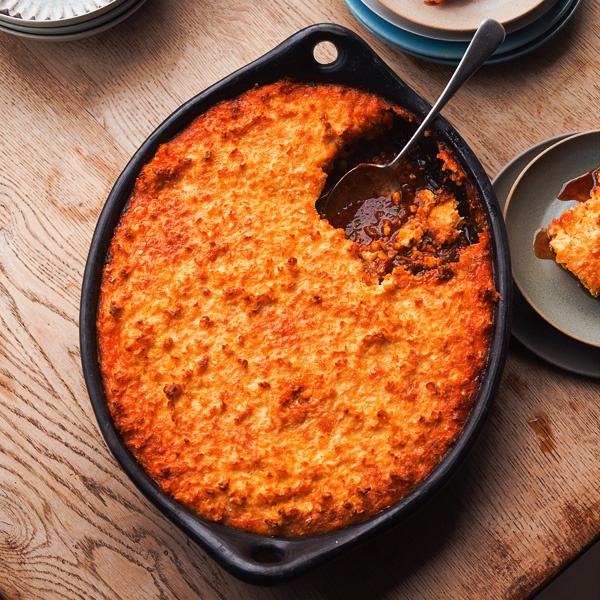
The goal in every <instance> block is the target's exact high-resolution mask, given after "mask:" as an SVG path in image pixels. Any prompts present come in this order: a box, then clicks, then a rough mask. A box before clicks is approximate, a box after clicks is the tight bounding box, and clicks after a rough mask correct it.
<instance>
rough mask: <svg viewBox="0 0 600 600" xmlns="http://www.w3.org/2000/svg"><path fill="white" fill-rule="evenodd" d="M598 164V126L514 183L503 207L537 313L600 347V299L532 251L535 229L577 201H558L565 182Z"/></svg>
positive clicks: (542, 158) (520, 282)
mask: <svg viewBox="0 0 600 600" xmlns="http://www.w3.org/2000/svg"><path fill="white" fill-rule="evenodd" d="M598 166H600V130H596V131H586V132H582V133H578V134H576V135H573V136H570V137H568V138H566V139H564V140H562V141H559V142H557V143H556V144H554V145H553V146H551V147H550V148H548V149H547V150H545V151H543V152H542V153H541V154H539V155H538V156H537V157H536V158H534V159H533V160H532V161H531V162H530V163H529V164H528V165H527V167H526V168H525V169H524V171H523V172H522V173H521V174H520V175H519V177H518V178H517V180H516V181H515V183H514V185H513V187H512V189H511V191H510V193H509V195H508V198H507V200H506V204H505V207H504V218H505V221H506V228H507V232H508V240H509V245H510V250H511V258H512V265H513V277H514V280H515V283H516V284H517V286H518V288H519V289H520V291H521V293H522V294H523V296H524V297H525V298H526V299H527V301H528V302H529V304H530V305H531V306H532V307H533V308H534V310H536V312H537V313H538V314H539V315H540V316H542V317H543V318H544V319H546V321H548V322H549V323H550V324H551V325H552V326H554V327H555V328H556V329H558V330H559V331H561V332H562V333H564V334H565V335H567V336H570V337H572V338H574V339H576V340H578V341H580V342H583V343H585V344H589V345H592V346H597V347H600V300H599V299H597V298H594V297H592V296H591V294H589V293H587V292H586V291H585V290H584V289H583V287H582V286H581V284H580V283H579V281H578V280H577V278H576V277H574V276H573V275H572V274H571V273H569V272H568V271H566V270H565V269H563V268H562V267H560V266H559V265H558V264H557V263H556V262H555V261H552V260H547V259H540V258H538V257H536V255H535V253H534V248H533V243H534V239H535V235H536V232H537V231H538V230H539V229H542V228H544V227H547V225H548V224H549V223H550V221H552V219H554V218H556V217H558V216H560V215H561V214H562V213H563V212H564V211H565V210H567V209H569V208H570V207H571V206H572V205H573V204H575V203H574V202H571V203H570V202H564V201H562V200H558V199H557V195H558V193H559V192H560V190H561V188H562V186H563V184H564V183H565V182H567V181H569V180H570V179H573V178H575V177H578V176H579V175H583V174H585V173H587V172H589V171H592V170H593V169H596V168H597V167H598Z"/></svg>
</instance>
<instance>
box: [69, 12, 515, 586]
mask: <svg viewBox="0 0 600 600" xmlns="http://www.w3.org/2000/svg"><path fill="white" fill-rule="evenodd" d="M322 42H329V43H332V44H334V46H335V47H336V48H337V51H338V56H337V58H336V59H335V60H334V61H333V62H332V63H329V64H321V63H319V62H317V61H316V60H315V58H314V55H313V52H314V49H315V47H316V46H318V45H319V44H320V43H322ZM365 72H369V73H370V78H369V84H368V85H367V84H365V81H364V73H365ZM284 77H290V78H292V79H295V80H302V81H313V82H327V81H329V82H335V83H339V84H347V85H352V86H355V87H356V86H358V87H361V88H363V89H368V90H370V91H372V92H375V93H378V94H380V95H382V96H384V97H387V98H389V99H390V100H392V101H394V102H397V103H399V104H400V105H402V106H405V107H406V108H407V109H408V110H410V111H412V112H413V113H414V114H416V116H417V117H421V118H422V117H423V115H424V114H426V113H427V111H428V110H429V105H428V103H427V102H425V100H423V99H422V98H421V97H420V96H418V95H417V94H416V92H414V91H413V90H412V89H411V88H410V87H409V86H408V85H407V84H406V83H405V82H404V81H402V80H401V79H400V77H399V76H398V75H396V74H395V73H394V71H393V70H392V69H391V68H390V67H389V66H388V65H387V64H386V63H385V62H384V61H383V60H382V59H381V58H380V57H379V56H378V55H377V54H376V53H375V52H374V51H373V50H372V49H371V48H370V47H369V46H368V45H367V44H366V42H364V41H363V40H362V38H360V37H359V36H358V35H357V34H355V33H354V32H352V31H350V30H349V29H346V28H344V27H342V26H340V25H333V24H327V23H322V24H316V25H312V26H309V27H307V28H305V29H302V30H300V31H299V32H297V33H295V34H294V35H292V36H290V37H289V38H288V39H287V40H285V41H283V42H282V43H281V44H279V45H278V46H277V47H275V48H274V49H273V50H271V51H270V52H268V53H267V54H265V55H264V56H262V57H260V58H258V59H257V60H255V61H254V62H252V63H250V64H248V65H246V66H244V67H242V68H241V69H239V70H237V71H235V72H234V73H232V74H230V75H229V76H227V77H225V78H224V79H222V80H221V81H219V82H217V83H215V84H214V85H212V86H210V87H209V88H207V89H206V90H204V91H203V92H201V93H199V94H198V95H196V96H194V97H193V98H192V99H190V100H188V101H187V102H186V103H184V104H183V105H181V106H180V107H179V108H178V109H176V110H175V111H174V112H173V113H172V114H171V115H170V116H169V117H167V118H166V119H165V120H164V121H163V123H162V124H161V125H159V126H158V127H157V128H156V129H155V130H154V132H153V133H152V134H150V136H148V138H147V139H146V141H145V142H144V143H143V144H142V145H141V146H140V147H139V148H138V150H137V151H136V152H135V153H134V154H133V156H132V158H131V159H130V160H129V162H128V163H127V165H126V166H125V168H124V169H123V171H122V173H121V174H120V175H119V177H118V178H117V180H116V183H115V185H114V187H113V189H112V191H111V192H110V194H109V196H108V198H107V200H106V203H105V205H104V208H103V209H102V212H101V214H100V216H99V219H98V222H97V225H96V229H95V231H94V234H93V237H92V241H91V244H90V249H89V254H88V258H87V261H86V266H85V272H84V276H83V285H82V292H81V302H80V348H81V361H82V368H83V374H84V379H85V383H86V386H87V390H88V394H89V396H90V400H91V403H92V407H93V409H94V413H95V415H96V419H97V421H98V424H99V427H100V430H101V433H102V435H103V437H104V439H105V442H106V444H107V446H108V447H109V449H110V450H111V452H112V454H113V455H114V456H115V458H116V459H117V461H118V462H119V464H120V466H121V468H122V469H123V470H124V471H125V473H126V474H127V475H128V477H129V478H130V479H131V481H132V482H133V483H134V485H136V487H138V489H139V490H140V491H141V492H142V494H143V495H144V496H145V497H146V498H147V499H148V500H149V501H150V502H151V503H152V504H154V505H155V506H156V507H157V508H158V510H160V511H161V512H162V513H163V515H164V516H166V517H167V518H168V519H169V520H170V521H171V522H172V523H173V524H175V525H176V526H178V527H179V528H180V529H181V530H182V531H184V532H185V533H186V534H187V535H188V536H189V537H190V538H191V539H192V540H194V541H195V542H196V543H197V544H198V545H199V546H200V547H201V548H203V549H204V550H205V551H206V552H207V553H208V554H209V555H210V556H211V557H212V558H213V559H215V560H216V562H217V563H219V564H220V565H221V566H222V567H223V568H225V569H226V570H227V571H228V572H229V573H231V574H232V575H234V576H235V577H237V578H238V579H241V580H244V581H246V582H249V583H253V584H260V585H270V584H275V583H282V582H284V581H289V580H291V579H293V578H296V577H298V576H300V575H302V574H305V573H306V572H308V571H309V570H312V569H314V568H315V567H317V566H319V565H322V564H324V563H325V562H326V561H328V560H331V559H332V558H334V557H335V556H338V555H339V554H341V553H342V552H346V551H347V550H350V548H353V547H355V546H357V545H358V544H361V543H364V542H366V541H367V540H369V539H371V538H372V537H374V536H376V535H377V534H378V533H382V532H383V531H384V530H387V529H389V528H390V527H392V526H393V525H397V524H399V523H400V522H401V521H402V520H404V519H406V518H408V516H410V515H412V514H413V513H414V512H415V511H416V510H418V509H419V508H421V507H422V506H423V505H424V504H425V503H426V502H427V501H428V500H429V499H430V498H431V497H432V496H433V495H434V494H435V493H437V492H438V491H439V490H440V489H441V488H442V487H443V485H444V484H445V483H446V482H447V481H448V479H449V477H450V476H451V475H452V474H453V473H455V472H456V470H457V469H458V467H459V466H460V465H461V464H462V462H463V461H464V459H465V458H466V456H467V454H468V452H469V451H470V450H471V448H472V447H473V444H474V443H475V440H476V438H477V436H478V435H479V433H480V432H481V430H482V428H483V426H484V424H485V422H486V420H487V417H488V415H489V412H490V410H491V407H492V404H493V401H494V397H495V394H496V391H497V388H498V386H499V384H500V379H501V377H502V372H503V368H504V363H505V360H506V354H507V351H508V342H509V338H510V315H511V312H510V309H511V299H512V298H511V294H512V277H511V270H510V256H509V251H508V241H507V237H506V231H505V229H504V221H503V219H502V216H501V212H500V209H499V206H498V202H497V199H496V197H495V194H494V192H493V189H492V186H491V182H490V180H489V178H488V176H487V174H486V173H485V170H484V169H483V167H482V165H481V164H480V162H479V161H478V159H477V158H476V157H475V155H474V153H473V152H472V151H471V149H470V148H469V147H468V145H467V144H466V142H465V141H464V140H463V138H462V137H460V135H459V134H458V132H457V131H456V130H455V129H454V128H453V127H452V126H451V125H450V124H449V123H448V122H447V121H446V120H445V119H443V117H438V119H437V120H436V122H435V124H434V128H435V130H436V132H437V133H438V134H439V135H440V136H441V138H442V139H443V140H445V141H446V142H447V143H448V144H449V145H450V146H451V147H452V149H453V151H454V152H455V153H456V156H457V157H458V158H459V159H460V162H461V164H462V165H463V167H464V168H465V169H466V170H467V172H468V174H469V176H470V177H471V179H472V181H473V182H474V183H475V184H476V185H477V187H478V189H479V190H480V193H481V197H482V205H483V210H484V211H485V212H486V215H487V218H488V222H489V227H490V233H491V240H492V254H493V261H494V282H495V285H496V289H497V291H498V292H499V293H500V295H501V298H500V300H499V301H498V302H497V303H496V306H495V309H494V333H493V335H492V340H491V344H490V350H489V360H488V365H487V367H486V369H485V370H484V372H483V374H482V376H481V382H480V387H479V390H478V394H477V398H476V401H475V404H474V406H473V409H472V410H471V413H470V414H469V417H468V418H467V421H466V422H465V425H464V427H463V430H462V432H461V435H460V437H459V438H458V440H457V441H456V443H455V444H454V446H453V447H452V448H451V449H450V450H449V451H448V453H447V454H446V455H445V456H444V458H443V459H442V460H441V461H440V463H439V464H438V465H437V466H436V467H435V469H434V470H433V471H432V473H431V474H430V475H429V476H428V477H427V478H426V479H425V480H424V481H423V482H421V484H419V485H418V486H417V487H416V488H415V489H414V490H413V491H412V492H411V493H410V494H408V495H407V496H406V497H405V498H403V499H402V500H400V501H399V502H398V503H396V504H394V505H392V506H391V507H389V508H387V509H385V510H384V511H382V512H381V513H379V514H377V515H375V516H374V517H372V518H370V519H368V520H366V521H362V522H360V523H357V524H354V525H350V526H348V527H345V528H342V529H338V530H334V531H331V532H326V533H322V534H317V535H311V536H304V537H296V538H282V537H268V536H263V535H257V534H252V533H248V532H245V531H241V530H237V529H233V528H231V527H227V526H224V525H219V524H218V523H212V522H210V521H207V520H206V519H204V518H202V517H200V516H198V515H196V514H195V513H192V512H191V511H189V510H188V509H186V508H185V507H183V506H182V505H180V504H178V503H177V502H175V501H174V500H173V499H172V498H170V497H167V495H166V494H164V493H163V492H162V491H161V490H160V489H159V488H158V486H157V485H156V484H155V483H154V482H153V481H152V480H151V479H150V478H149V477H148V475H147V474H146V473H145V472H144V471H143V470H142V469H141V467H140V465H139V464H138V463H137V461H135V459H134V458H133V456H132V455H131V453H130V452H129V451H128V450H127V448H126V447H125V445H124V444H123V442H122V441H121V439H120V436H119V434H118V432H117V431H116V428H115V426H114V424H113V423H112V419H111V418H110V414H109V411H108V408H107V406H106V399H105V397H104V390H103V386H102V378H101V375H100V371H99V365H98V354H97V346H96V337H95V335H96V311H97V300H98V290H99V285H100V277H101V274H102V269H103V266H104V259H105V256H106V251H107V248H108V244H109V243H110V240H111V239H112V234H113V232H114V229H115V227H116V224H117V223H118V221H119V219H120V216H121V213H122V210H123V208H124V206H125V204H126V202H127V200H128V198H129V195H130V192H131V190H132V188H133V183H134V181H135V178H136V177H137V175H138V173H139V171H140V168H141V166H142V165H143V164H145V163H146V162H147V161H148V160H149V159H150V158H151V157H152V156H153V155H154V153H155V151H156V149H157V147H158V145H159V144H160V143H162V142H164V141H166V140H168V139H171V138H172V137H173V136H174V135H175V134H176V133H178V132H180V131H181V130H182V129H183V128H184V127H185V126H187V125H188V124H189V123H190V122H191V121H192V120H193V119H194V118H195V117H196V116H197V115H198V114H200V113H202V112H204V111H205V110H207V109H208V108H209V107H210V106H212V105H214V104H215V103H217V102H218V101H220V100H224V99H227V98H233V97H235V96H237V95H239V94H240V93H242V92H243V91H245V90H247V89H250V88H251V87H253V86H254V85H256V84H266V83H269V82H273V81H277V80H278V79H281V78H284ZM262 555H264V556H267V557H268V558H269V560H273V562H267V561H266V560H263V559H262V558H261V559H260V560H258V559H257V556H258V557H261V556H262Z"/></svg>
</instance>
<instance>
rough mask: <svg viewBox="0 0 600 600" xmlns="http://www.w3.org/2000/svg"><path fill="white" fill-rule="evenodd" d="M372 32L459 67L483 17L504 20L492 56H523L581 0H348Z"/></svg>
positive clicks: (414, 52) (550, 33) (498, 58)
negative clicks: (503, 31)
mask: <svg viewBox="0 0 600 600" xmlns="http://www.w3.org/2000/svg"><path fill="white" fill-rule="evenodd" d="M344 1H345V3H346V5H347V7H348V8H349V9H350V11H351V12H352V14H353V15H354V17H355V18H356V19H357V20H358V21H359V22H360V23H361V24H362V25H363V26H364V27H365V28H366V29H368V30H369V31H370V32H371V33H373V34H374V35H376V36H377V37H379V38H381V39H382V40H384V41H385V42H387V43H389V44H391V45H393V46H396V47H397V48H399V49H400V50H402V51H403V52H406V53H407V54H410V55H412V56H416V57H417V58H422V59H424V60H428V61H431V62H436V63H441V64H448V65H456V64H458V62H459V60H460V58H461V57H462V55H463V54H464V52H465V49H466V48H467V45H468V43H469V41H470V40H471V38H472V37H473V34H474V33H475V31H476V29H477V27H478V26H479V24H480V23H481V21H483V20H485V19H487V18H492V19H495V20H497V21H499V22H500V23H502V24H503V25H504V27H505V29H506V32H507V35H506V39H505V41H504V43H503V44H502V45H501V46H500V47H499V48H498V50H497V51H496V52H495V53H494V55H493V56H492V57H491V58H490V59H489V60H488V64H494V63H500V62H504V61H508V60H512V59H514V58H517V57H519V56H523V55H524V54H527V53H528V52H531V51H533V50H535V49H536V48H538V47H539V46H541V45H542V44H543V43H545V42H546V41H548V40H549V39H550V38H552V37H553V36H554V35H555V34H556V33H558V32H559V31H560V30H561V29H562V27H564V25H565V24H566V23H567V22H568V21H569V19H570V18H571V17H572V16H573V13H574V12H575V10H576V9H577V6H578V5H579V3H580V1H581V0H519V1H518V2H517V1H515V0H478V1H477V2H469V1H461V0H446V1H445V2H441V3H440V4H434V5H430V4H426V3H425V2H424V1H423V0H344Z"/></svg>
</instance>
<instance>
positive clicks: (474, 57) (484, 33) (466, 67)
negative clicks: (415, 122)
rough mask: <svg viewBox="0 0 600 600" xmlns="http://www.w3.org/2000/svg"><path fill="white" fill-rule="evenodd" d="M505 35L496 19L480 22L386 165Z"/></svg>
mask: <svg viewBox="0 0 600 600" xmlns="http://www.w3.org/2000/svg"><path fill="white" fill-rule="evenodd" d="M505 35H506V32H505V31H504V27H503V26H502V25H501V24H500V23H498V21H494V20H493V19H486V20H485V21H483V22H482V23H481V25H480V26H479V27H478V29H477V31H476V32H475V35H474V36H473V39H472V40H471V43H470V44H469V46H468V47H467V49H466V51H465V53H464V55H463V57H462V59H461V61H460V62H459V63H458V67H456V71H454V74H453V75H452V77H451V78H450V81H449V82H448V84H447V85H446V87H445V89H444V91H443V92H442V94H441V96H440V97H439V98H438V101H437V102H436V103H435V104H434V105H433V107H432V108H431V110H430V111H429V113H428V114H427V116H426V117H425V119H424V120H423V122H422V123H421V125H420V126H419V128H418V129H417V131H415V133H414V134H413V136H412V137H411V138H410V140H409V141H408V143H407V144H406V146H404V148H403V149H402V151H401V152H400V154H398V156H396V158H394V160H393V161H392V162H391V163H390V164H389V165H388V166H390V167H394V168H395V167H397V166H398V165H399V163H400V162H401V161H402V159H403V158H404V157H405V156H406V155H407V154H408V152H409V151H410V150H411V148H412V146H413V144H414V142H416V141H417V140H418V139H419V138H420V137H421V135H422V134H423V133H424V132H425V130H426V129H427V128H428V127H429V125H430V124H431V122H432V121H433V120H434V119H435V118H436V117H437V116H438V114H439V112H440V111H441V110H442V108H444V106H445V105H446V103H447V102H448V100H450V98H452V96H454V94H455V93H456V91H457V90H458V89H459V88H460V87H461V86H462V84H463V83H465V81H467V80H468V79H469V78H470V77H471V75H473V73H475V71H477V69H479V67H480V66H481V65H482V64H483V63H484V62H485V61H486V60H487V59H488V58H489V57H490V56H491V55H492V54H493V53H494V51H495V50H496V49H497V48H498V46H500V44H501V43H502V42H503V41H504V37H505Z"/></svg>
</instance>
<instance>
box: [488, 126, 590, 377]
mask: <svg viewBox="0 0 600 600" xmlns="http://www.w3.org/2000/svg"><path fill="white" fill-rule="evenodd" d="M575 133H577V132H571V133H564V134H562V135H559V136H556V137H552V138H549V139H547V140H543V141H541V142H539V143H538V144H536V145H534V146H532V147H531V148H528V149H527V150H525V151H524V152H522V153H521V154H519V155H518V156H515V157H514V158H513V159H512V160H511V161H510V162H509V163H507V164H506V165H505V166H504V167H503V168H502V170H501V171H500V172H499V173H498V174H497V175H496V177H495V178H494V181H493V182H492V185H493V187H494V191H495V192H496V196H497V198H498V202H499V204H500V207H501V208H504V205H505V203H506V199H507V198H508V195H509V193H510V190H511V189H512V186H513V184H514V183H515V181H516V180H517V179H518V177H519V175H520V174H521V172H522V171H523V169H525V167H526V166H527V165H528V164H529V163H530V162H531V161H532V160H533V159H534V158H536V157H537V156H538V155H539V154H541V153H542V152H544V150H547V149H548V148H550V147H551V146H553V145H554V144H556V143H557V142H560V141H562V140H564V139H566V138H567V137H570V136H572V135H575ZM513 300H514V303H513V319H512V334H513V336H514V337H515V338H516V339H517V340H518V341H519V342H520V343H521V344H523V346H525V347H526V348H527V349H528V350H530V351H531V352H533V353H534V354H536V355H537V356H539V357H540V358H542V359H544V360H545V361H547V362H548V363H550V364H552V365H555V366H557V367H560V368H562V369H565V370H567V371H570V372H571V373H575V374H577V375H585V376H587V377H600V348H595V347H593V346H589V345H588V344H584V343H583V342H579V341H577V340H575V339H573V338H572V337H569V336H567V335H565V334H564V333H561V332H560V331H558V329H555V328H554V327H553V326H552V325H550V324H549V323H548V322H547V321H546V320H545V319H543V318H542V317H540V315H538V313H537V312H536V311H535V310H533V308H531V306H530V305H529V304H528V302H527V300H525V298H524V297H523V295H522V294H521V292H520V291H519V289H518V288H516V289H515V290H514V298H513Z"/></svg>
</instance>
